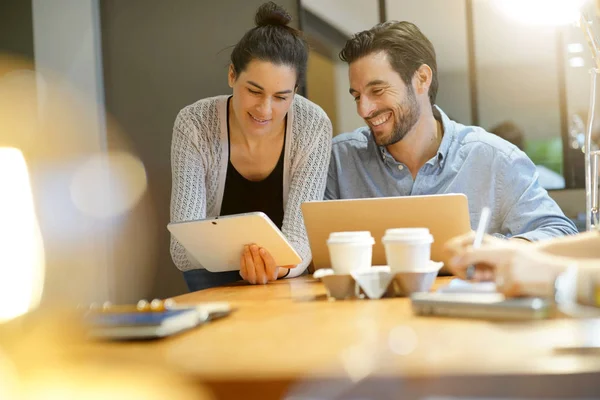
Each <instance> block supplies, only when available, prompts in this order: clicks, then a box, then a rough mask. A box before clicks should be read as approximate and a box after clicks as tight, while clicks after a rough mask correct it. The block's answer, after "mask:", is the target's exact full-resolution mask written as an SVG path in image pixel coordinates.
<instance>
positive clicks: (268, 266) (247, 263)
mask: <svg viewBox="0 0 600 400" xmlns="http://www.w3.org/2000/svg"><path fill="white" fill-rule="evenodd" d="M294 267H295V265H286V266H281V267H279V266H277V265H275V260H274V259H273V257H272V256H271V253H269V252H268V251H267V249H265V248H263V247H259V246H257V245H255V244H250V245H246V246H244V250H243V251H242V256H241V258H240V276H241V277H242V279H244V280H245V281H247V282H249V283H251V284H253V285H255V284H258V285H264V284H266V283H268V282H272V281H276V280H277V279H278V278H280V277H281V276H284V275H286V273H287V271H288V269H289V268H294Z"/></svg>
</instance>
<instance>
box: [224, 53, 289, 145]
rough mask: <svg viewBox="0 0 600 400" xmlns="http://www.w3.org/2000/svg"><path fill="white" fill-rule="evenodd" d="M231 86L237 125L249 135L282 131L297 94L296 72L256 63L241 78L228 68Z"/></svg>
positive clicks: (275, 65)
mask: <svg viewBox="0 0 600 400" xmlns="http://www.w3.org/2000/svg"><path fill="white" fill-rule="evenodd" d="M229 86H230V87H231V88H232V89H233V98H232V99H231V103H232V107H233V112H234V114H235V118H236V121H237V123H238V124H239V126H240V128H241V129H242V131H243V132H244V133H246V134H254V135H265V134H269V133H271V132H273V131H274V130H276V129H280V128H281V123H282V122H283V120H284V118H285V116H286V114H287V112H288V110H289V109H290V105H291V104H292V100H293V98H294V93H295V92H296V70H295V69H294V68H293V67H290V66H288V65H277V64H273V63H271V62H268V61H260V60H253V61H251V62H250V63H248V65H247V66H246V69H245V70H244V71H242V72H241V73H240V74H239V76H236V75H235V71H234V69H233V66H232V65H230V66H229Z"/></svg>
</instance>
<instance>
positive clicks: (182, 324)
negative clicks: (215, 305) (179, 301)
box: [85, 307, 207, 339]
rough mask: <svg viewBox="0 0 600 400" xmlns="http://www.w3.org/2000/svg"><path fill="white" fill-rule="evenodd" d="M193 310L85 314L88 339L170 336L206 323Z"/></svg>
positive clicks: (204, 315) (201, 315)
mask: <svg viewBox="0 0 600 400" xmlns="http://www.w3.org/2000/svg"><path fill="white" fill-rule="evenodd" d="M206 316H207V314H206V313H200V312H198V310H197V309H196V308H195V307H191V308H184V309H176V310H165V311H158V312H102V311H95V312H91V313H89V314H88V315H87V316H86V318H85V320H86V323H87V325H88V327H89V336H90V337H93V338H104V339H152V338H161V337H165V336H170V335H173V334H175V333H179V332H182V331H185V330H187V329H190V328H193V327H195V326H197V325H199V324H201V323H203V322H206V321H207V317H206Z"/></svg>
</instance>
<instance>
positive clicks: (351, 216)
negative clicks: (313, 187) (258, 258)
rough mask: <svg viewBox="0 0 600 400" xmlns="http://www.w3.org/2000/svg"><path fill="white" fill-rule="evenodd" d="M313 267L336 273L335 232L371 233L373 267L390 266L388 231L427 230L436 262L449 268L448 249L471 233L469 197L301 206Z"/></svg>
mask: <svg viewBox="0 0 600 400" xmlns="http://www.w3.org/2000/svg"><path fill="white" fill-rule="evenodd" d="M301 207H302V214H303V216H304V224H305V226H306V232H307V234H308V241H309V244H310V249H311V252H312V259H313V264H314V268H315V270H316V269H319V268H331V262H330V260H329V250H328V248H327V239H328V237H329V234H330V233H331V232H342V231H370V232H371V235H372V236H373V237H374V238H375V245H374V246H373V265H386V264H387V262H386V258H385V250H384V247H383V244H382V242H381V239H382V238H383V235H384V234H385V231H386V229H392V228H416V227H425V228H429V231H430V232H431V234H432V235H433V240H434V242H433V243H432V245H431V259H432V260H434V261H442V262H444V264H445V265H446V264H447V262H448V255H447V254H445V253H446V252H445V251H443V248H444V244H445V243H446V242H447V241H448V240H449V239H451V238H453V237H455V236H458V235H462V234H465V233H467V232H470V231H471V222H470V218H469V204H468V201H467V196H465V195H464V194H437V195H429V196H405V197H378V198H370V199H349V200H325V201H309V202H305V203H303V204H302V206H301Z"/></svg>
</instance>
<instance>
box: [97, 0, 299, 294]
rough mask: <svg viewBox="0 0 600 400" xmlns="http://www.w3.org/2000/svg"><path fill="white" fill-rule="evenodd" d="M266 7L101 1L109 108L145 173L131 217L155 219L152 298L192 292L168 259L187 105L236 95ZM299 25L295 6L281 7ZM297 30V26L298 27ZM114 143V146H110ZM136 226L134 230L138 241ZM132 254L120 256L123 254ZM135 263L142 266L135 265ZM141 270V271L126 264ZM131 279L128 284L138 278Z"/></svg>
mask: <svg viewBox="0 0 600 400" xmlns="http://www.w3.org/2000/svg"><path fill="white" fill-rule="evenodd" d="M262 3H263V1H262V0H247V1H243V2H241V1H237V0H221V1H218V2H203V1H197V0H178V1H176V2H166V1H162V0H128V1H120V0H103V1H102V2H101V4H100V6H101V27H102V51H103V54H104V58H103V61H104V81H105V94H106V107H107V109H108V111H109V113H110V114H111V115H112V116H113V117H114V118H115V120H116V122H117V123H118V124H119V125H120V127H121V128H122V130H123V132H124V134H125V135H126V137H127V138H128V139H129V141H130V142H131V145H132V146H133V148H134V149H135V151H136V152H137V153H138V154H139V155H140V157H141V159H142V161H143V162H144V164H145V166H146V171H147V175H148V185H149V186H148V192H147V194H146V197H145V198H144V200H143V204H145V205H146V206H147V207H146V210H144V211H140V210H136V212H137V214H138V215H134V216H132V218H134V217H138V218H144V216H145V215H146V216H148V217H150V216H152V217H154V218H155V223H156V227H155V229H154V233H155V235H156V236H155V237H154V238H152V240H151V241H150V243H149V244H148V246H146V247H145V248H144V247H142V246H136V247H135V251H136V252H139V253H143V252H152V254H153V257H152V258H151V259H150V260H149V261H148V262H147V264H146V265H144V266H143V267H144V269H145V271H147V272H148V273H151V274H153V279H152V281H153V282H154V284H153V287H152V288H151V290H149V295H152V296H160V297H166V296H171V295H175V294H179V293H183V292H185V291H186V287H185V285H184V281H183V278H182V275H181V274H180V273H179V272H178V270H177V269H176V268H175V266H174V265H173V262H172V261H171V257H170V254H169V234H168V232H167V230H166V225H167V223H168V222H169V201H170V192H171V169H170V145H171V133H172V128H173V122H174V120H175V116H176V115H177V112H178V111H179V110H180V109H181V108H182V107H184V106H186V105H188V104H191V103H193V102H195V101H196V100H199V99H201V98H204V97H208V96H214V95H219V94H226V93H230V89H229V87H228V86H227V80H226V73H227V66H228V62H227V61H228V57H229V54H230V49H231V46H232V45H234V44H235V43H236V42H237V41H238V40H239V39H240V37H241V36H242V35H243V33H244V32H245V31H246V30H247V29H249V28H251V27H253V26H254V23H253V20H254V13H255V11H256V9H257V8H258V6H259V5H260V4H262ZM278 3H279V4H280V5H282V6H283V7H285V8H286V9H287V10H288V11H289V12H290V14H292V16H293V17H294V19H295V21H294V23H295V24H297V15H298V11H297V2H296V1H295V0H282V1H278ZM296 26H297V25H296ZM109 144H110V143H109ZM136 225H137V224H136V222H135V220H132V221H130V222H129V224H128V227H127V229H128V231H129V232H131V235H135V234H136ZM126 251H127V249H118V250H117V252H118V253H119V254H122V253H124V252H126ZM131 262H137V261H136V260H135V259H134V260H131ZM121 267H122V268H123V269H129V270H131V271H137V270H139V269H140V266H139V265H138V266H136V265H131V264H127V265H122V266H121ZM134 275H135V274H133V273H132V274H128V275H127V274H126V275H125V276H124V277H123V279H130V280H131V279H135V276H134Z"/></svg>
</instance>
